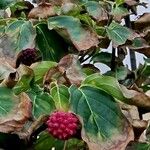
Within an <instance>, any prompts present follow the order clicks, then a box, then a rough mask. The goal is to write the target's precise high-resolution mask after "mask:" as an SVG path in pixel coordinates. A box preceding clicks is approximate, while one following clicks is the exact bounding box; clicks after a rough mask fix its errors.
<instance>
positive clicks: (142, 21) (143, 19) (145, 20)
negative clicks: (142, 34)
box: [133, 13, 150, 30]
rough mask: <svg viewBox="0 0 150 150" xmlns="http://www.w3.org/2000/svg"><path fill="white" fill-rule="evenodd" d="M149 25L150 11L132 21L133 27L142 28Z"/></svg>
mask: <svg viewBox="0 0 150 150" xmlns="http://www.w3.org/2000/svg"><path fill="white" fill-rule="evenodd" d="M149 26H150V13H144V14H143V15H142V16H140V18H139V19H138V20H136V21H135V22H134V23H133V29H135V30H143V29H144V28H146V27H149Z"/></svg>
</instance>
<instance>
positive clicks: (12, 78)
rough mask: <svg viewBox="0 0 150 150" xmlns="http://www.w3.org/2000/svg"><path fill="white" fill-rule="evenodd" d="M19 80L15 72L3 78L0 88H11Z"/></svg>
mask: <svg viewBox="0 0 150 150" xmlns="http://www.w3.org/2000/svg"><path fill="white" fill-rule="evenodd" d="M18 80H19V75H18V73H17V72H14V73H10V74H9V76H8V78H5V79H4V80H3V81H2V82H1V83H0V87H7V88H13V87H14V86H15V85H16V83H17V82H18Z"/></svg>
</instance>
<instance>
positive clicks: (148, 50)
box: [121, 38, 150, 57]
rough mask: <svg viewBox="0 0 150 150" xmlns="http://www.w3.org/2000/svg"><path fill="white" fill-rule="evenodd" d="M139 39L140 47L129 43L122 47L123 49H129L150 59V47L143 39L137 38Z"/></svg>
mask: <svg viewBox="0 0 150 150" xmlns="http://www.w3.org/2000/svg"><path fill="white" fill-rule="evenodd" d="M137 39H139V41H140V44H139V45H138V46H135V45H134V44H132V43H129V44H126V45H124V46H121V47H122V48H125V47H128V48H129V49H130V50H133V51H136V52H139V53H142V54H144V55H145V56H147V57H150V45H149V44H148V43H147V42H146V41H145V40H144V39H143V38H137Z"/></svg>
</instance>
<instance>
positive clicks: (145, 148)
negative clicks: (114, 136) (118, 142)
mask: <svg viewBox="0 0 150 150" xmlns="http://www.w3.org/2000/svg"><path fill="white" fill-rule="evenodd" d="M149 149H150V144H149V143H141V142H133V143H131V144H130V145H128V146H127V148H126V150H149Z"/></svg>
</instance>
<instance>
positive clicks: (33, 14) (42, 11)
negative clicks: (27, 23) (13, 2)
mask: <svg viewBox="0 0 150 150" xmlns="http://www.w3.org/2000/svg"><path fill="white" fill-rule="evenodd" d="M55 15H56V12H55V7H54V6H53V5H51V4H50V3H40V4H39V5H38V7H35V8H33V9H32V10H31V11H30V13H29V15H28V17H29V18H33V19H38V18H48V17H50V16H55Z"/></svg>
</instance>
